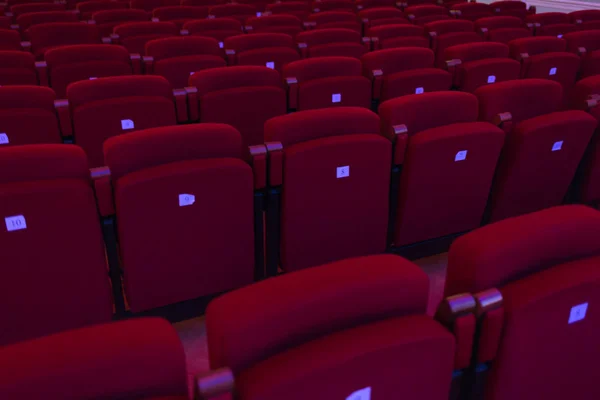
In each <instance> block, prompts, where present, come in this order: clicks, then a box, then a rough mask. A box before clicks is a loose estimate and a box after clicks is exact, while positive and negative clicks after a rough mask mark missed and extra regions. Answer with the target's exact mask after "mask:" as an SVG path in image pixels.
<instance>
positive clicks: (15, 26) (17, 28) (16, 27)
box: [4, 13, 20, 31]
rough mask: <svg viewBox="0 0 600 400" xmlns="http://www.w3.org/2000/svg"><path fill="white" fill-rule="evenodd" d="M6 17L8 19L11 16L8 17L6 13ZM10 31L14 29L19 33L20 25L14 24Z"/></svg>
mask: <svg viewBox="0 0 600 400" xmlns="http://www.w3.org/2000/svg"><path fill="white" fill-rule="evenodd" d="M4 16H5V17H8V16H9V15H6V13H5V14H4ZM10 29H14V30H15V31H18V30H19V29H20V27H19V24H12V25H11V26H10Z"/></svg>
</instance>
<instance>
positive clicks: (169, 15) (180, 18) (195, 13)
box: [152, 6, 209, 28]
mask: <svg viewBox="0 0 600 400" xmlns="http://www.w3.org/2000/svg"><path fill="white" fill-rule="evenodd" d="M208 9H209V7H208V6H205V7H192V6H171V7H159V8H155V9H154V11H152V17H153V18H154V19H156V20H158V21H170V22H173V23H175V24H176V25H177V26H178V27H179V28H181V27H183V25H184V24H185V23H186V22H188V21H193V20H195V19H205V18H206V17H208Z"/></svg>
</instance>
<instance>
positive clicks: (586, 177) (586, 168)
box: [575, 77, 600, 204]
mask: <svg viewBox="0 0 600 400" xmlns="http://www.w3.org/2000/svg"><path fill="white" fill-rule="evenodd" d="M594 78H597V77H589V78H585V79H582V80H581V81H579V82H580V83H582V82H584V81H587V80H591V79H594ZM596 81H597V79H596ZM577 86H579V83H578V84H577ZM577 86H576V89H575V90H576V91H577ZM594 93H597V91H594ZM590 114H591V115H592V116H593V117H594V118H596V120H600V109H598V107H594V108H593V109H591V110H590ZM599 155H600V136H599V135H598V130H597V129H596V134H595V135H594V136H593V137H592V140H591V142H590V145H589V146H588V151H587V153H586V155H585V157H584V159H583V162H582V165H581V167H580V170H579V173H580V187H579V193H578V194H579V196H580V199H581V200H582V201H583V202H585V203H587V204H596V203H598V201H600V163H599V162H598V160H599Z"/></svg>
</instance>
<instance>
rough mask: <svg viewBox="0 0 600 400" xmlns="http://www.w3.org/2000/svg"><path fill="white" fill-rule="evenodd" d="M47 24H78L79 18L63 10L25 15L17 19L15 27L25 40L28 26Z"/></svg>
mask: <svg viewBox="0 0 600 400" xmlns="http://www.w3.org/2000/svg"><path fill="white" fill-rule="evenodd" d="M48 22H79V18H78V16H77V14H75V13H74V12H72V11H64V10H63V11H45V12H33V13H25V14H21V15H19V16H18V17H17V25H19V29H20V31H21V32H22V33H23V34H24V35H23V36H24V37H25V38H27V37H28V33H27V29H29V27H30V26H32V25H38V24H45V23H48Z"/></svg>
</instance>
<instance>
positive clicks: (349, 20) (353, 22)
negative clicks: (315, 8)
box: [288, 3, 362, 33]
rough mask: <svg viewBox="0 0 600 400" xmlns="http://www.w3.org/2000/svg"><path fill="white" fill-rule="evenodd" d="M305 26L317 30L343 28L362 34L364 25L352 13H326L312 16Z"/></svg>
mask: <svg viewBox="0 0 600 400" xmlns="http://www.w3.org/2000/svg"><path fill="white" fill-rule="evenodd" d="M288 4H289V3H288ZM304 25H305V26H306V27H307V28H315V29H331V28H343V29H350V30H353V31H356V32H359V33H360V32H362V25H361V24H360V22H359V19H358V17H357V16H356V14H354V13H353V12H351V11H325V12H319V13H314V14H310V15H309V16H308V18H307V19H306V22H305V23H304Z"/></svg>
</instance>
